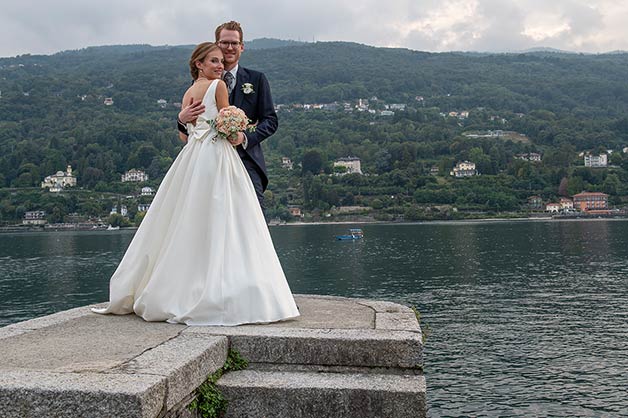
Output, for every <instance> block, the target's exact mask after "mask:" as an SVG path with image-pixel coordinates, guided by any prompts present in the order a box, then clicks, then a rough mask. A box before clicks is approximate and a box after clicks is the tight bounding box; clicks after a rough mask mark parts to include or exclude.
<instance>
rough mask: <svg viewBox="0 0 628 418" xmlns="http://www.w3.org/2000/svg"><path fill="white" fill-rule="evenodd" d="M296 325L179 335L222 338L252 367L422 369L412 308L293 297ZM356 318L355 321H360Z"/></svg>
mask: <svg viewBox="0 0 628 418" xmlns="http://www.w3.org/2000/svg"><path fill="white" fill-rule="evenodd" d="M297 303H298V305H299V309H300V310H301V314H302V317H301V318H299V319H298V320H295V321H287V322H285V323H278V324H277V323H275V324H268V325H244V326H239V327H192V328H188V329H186V330H185V331H184V332H183V334H202V335H224V336H227V337H228V338H229V345H230V348H232V349H235V350H237V351H238V352H239V353H240V354H241V355H242V356H243V357H244V358H245V359H247V360H248V361H249V362H250V363H264V364H274V365H277V364H290V365H318V366H328V367H369V368H378V367H382V368H398V369H414V368H420V367H421V366H422V362H423V344H422V334H421V329H420V327H419V324H418V322H417V319H416V317H415V315H414V313H413V312H412V310H411V309H410V308H407V307H405V306H402V305H398V304H395V303H388V302H372V301H362V300H359V299H345V298H325V297H320V296H319V297H312V296H309V297H304V296H299V297H297ZM358 319H359V321H358Z"/></svg>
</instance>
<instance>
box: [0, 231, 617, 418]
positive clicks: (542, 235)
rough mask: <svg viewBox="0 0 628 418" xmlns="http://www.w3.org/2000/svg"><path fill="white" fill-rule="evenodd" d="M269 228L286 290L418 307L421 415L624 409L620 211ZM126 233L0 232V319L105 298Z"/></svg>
mask: <svg viewBox="0 0 628 418" xmlns="http://www.w3.org/2000/svg"><path fill="white" fill-rule="evenodd" d="M349 226H350V225H346V226H343V225H304V226H281V227H273V228H271V232H272V235H273V240H274V242H275V246H276V248H277V252H278V254H279V257H280V259H281V261H282V264H283V266H284V270H285V272H286V276H287V277H288V281H289V282H290V286H291V288H292V290H293V291H294V292H295V293H317V294H329V295H339V296H355V297H367V298H373V299H385V300H392V301H397V302H402V303H405V304H408V305H413V306H416V307H417V308H418V309H419V310H420V311H421V313H422V314H423V321H424V322H425V323H426V324H428V325H429V328H430V330H431V331H430V334H429V337H428V339H427V342H426V347H425V375H426V379H427V384H428V403H429V416H432V417H445V416H491V417H507V416H521V417H529V416H563V417H574V416H579V417H580V416H586V417H596V416H613V417H615V416H628V396H627V395H628V393H627V391H628V389H627V388H628V331H627V328H628V306H627V304H628V221H614V220H595V221H530V222H528V221H513V222H505V221H504V222H472V223H464V222H460V223H456V222H451V223H425V224H403V225H401V224H399V225H383V224H373V225H363V226H362V228H363V230H364V232H365V238H364V240H362V241H357V242H341V241H335V240H334V239H333V236H334V235H336V234H340V233H343V232H344V231H346V228H347V227H349ZM132 236H133V231H118V232H104V231H103V232H60V233H23V234H2V235H0V326H1V325H7V324H9V323H13V322H17V321H21V320H25V319H29V318H32V317H36V316H41V315H46V314H50V313H53V312H56V311H60V310H64V309H69V308H72V307H75V306H80V305H86V304H91V303H95V302H101V301H105V300H107V298H108V288H107V286H108V281H109V277H110V275H111V273H112V272H113V271H114V269H115V267H116V265H117V263H118V261H119V260H120V259H121V257H122V255H123V253H124V250H125V248H126V246H127V245H128V243H129V241H130V239H131V238H132Z"/></svg>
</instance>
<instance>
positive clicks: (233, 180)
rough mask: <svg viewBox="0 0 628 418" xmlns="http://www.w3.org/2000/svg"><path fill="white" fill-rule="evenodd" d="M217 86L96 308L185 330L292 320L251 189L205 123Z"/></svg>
mask: <svg viewBox="0 0 628 418" xmlns="http://www.w3.org/2000/svg"><path fill="white" fill-rule="evenodd" d="M216 86H217V81H213V82H212V84H211V85H210V87H209V88H208V90H207V92H206V93H205V97H204V98H203V103H204V105H205V109H206V110H205V113H204V114H203V115H201V116H200V117H199V118H198V120H197V123H196V126H193V125H191V124H189V125H188V132H189V137H188V143H187V144H186V145H185V146H184V147H183V149H182V150H181V152H180V153H179V155H178V156H177V158H176V160H175V161H174V163H173V164H172V167H170V170H168V173H167V174H166V176H165V177H164V179H163V181H162V183H161V185H160V187H159V191H158V192H157V194H156V195H155V198H154V200H153V203H152V204H151V206H150V209H149V210H148V212H147V213H146V216H145V217H144V220H143V221H142V224H141V226H140V227H139V229H138V230H137V232H136V234H135V236H134V237H133V240H132V241H131V244H130V245H129V248H128V249H127V251H126V253H125V255H124V258H123V259H122V261H121V262H120V265H119V266H118V268H117V270H116V271H115V273H114V274H113V276H112V277H111V282H110V286H109V287H110V301H109V305H108V306H107V307H106V308H104V309H94V311H95V312H97V313H103V314H104V313H112V314H128V313H132V312H135V313H136V314H137V315H139V316H141V317H142V318H144V319H145V320H147V321H167V322H172V323H184V324H188V325H238V324H248V323H267V322H274V321H279V320H283V319H288V318H294V317H297V316H299V311H298V309H297V306H296V304H295V302H294V298H293V297H292V293H291V292H290V288H289V287H288V283H287V281H286V277H285V276H284V273H283V270H282V268H281V264H280V263H279V259H278V258H277V254H276V252H275V249H274V246H273V243H272V240H271V237H270V233H269V231H268V227H267V226H266V222H265V220H264V215H263V213H262V210H261V208H260V206H259V203H258V201H257V197H256V195H255V189H254V188H253V183H252V182H251V179H250V178H249V176H248V173H247V171H246V169H245V167H244V165H243V163H242V161H241V160H240V157H239V156H238V153H237V151H236V150H235V149H234V148H233V147H232V146H231V144H230V143H229V142H228V141H227V140H225V139H222V138H220V137H217V136H216V131H215V129H214V128H213V127H212V126H211V124H210V123H208V121H211V120H213V119H214V118H215V117H216V115H217V114H218V110H217V108H216V99H215V96H216V94H215V91H216Z"/></svg>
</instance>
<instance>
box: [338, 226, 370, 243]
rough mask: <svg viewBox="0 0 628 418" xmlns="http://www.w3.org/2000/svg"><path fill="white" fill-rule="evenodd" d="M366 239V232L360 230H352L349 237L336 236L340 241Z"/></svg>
mask: <svg viewBox="0 0 628 418" xmlns="http://www.w3.org/2000/svg"><path fill="white" fill-rule="evenodd" d="M362 238H364V232H362V230H361V229H360V228H351V229H349V233H348V234H347V235H336V239H337V240H338V241H353V240H358V239H362Z"/></svg>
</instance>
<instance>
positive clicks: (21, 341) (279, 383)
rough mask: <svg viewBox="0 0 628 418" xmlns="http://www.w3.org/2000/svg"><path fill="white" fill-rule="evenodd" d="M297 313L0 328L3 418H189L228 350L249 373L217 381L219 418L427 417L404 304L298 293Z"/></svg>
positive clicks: (84, 318)
mask: <svg viewBox="0 0 628 418" xmlns="http://www.w3.org/2000/svg"><path fill="white" fill-rule="evenodd" d="M296 300H297V304H298V306H299V310H300V312H301V317H300V318H298V319H296V320H291V321H285V322H281V323H274V324H267V325H244V326H238V327H188V326H185V325H172V324H166V323H155V322H152V323H149V322H145V321H143V320H142V319H140V318H138V317H136V316H134V315H125V316H114V315H106V316H103V315H97V314H94V313H92V312H91V311H90V307H89V306H87V307H81V308H76V309H72V310H69V311H65V312H59V313H56V314H53V315H49V316H46V317H42V318H37V319H33V320H30V321H25V322H21V323H18V324H13V325H9V326H7V327H4V328H0V353H2V355H0V418H5V417H6V418H14V417H15V418H18V417H19V418H31V417H32V418H35V417H37V418H42V417H55V418H65V417H86V418H92V417H93V418H100V417H102V418H111V417H116V418H126V417H129V418H131V417H132V418H157V417H159V418H162V417H164V418H166V417H167V418H175V417H176V418H192V417H196V416H197V415H196V414H195V413H193V412H191V411H190V410H189V409H188V408H187V405H188V404H189V403H190V401H191V400H192V399H193V397H194V392H195V389H196V388H197V387H198V386H199V385H200V384H201V383H203V381H205V379H206V378H207V376H208V375H210V374H212V373H213V372H215V371H216V370H218V369H219V368H221V367H222V365H223V364H224V362H225V359H226V356H227V352H228V350H229V349H234V350H236V351H238V352H239V353H240V354H241V355H242V357H244V358H245V359H247V360H248V361H249V367H248V368H247V369H246V370H242V371H236V372H231V373H227V374H225V375H224V376H223V377H222V378H221V379H220V380H219V381H218V383H217V386H218V388H219V390H220V391H221V392H222V393H223V394H224V396H225V397H226V398H227V399H228V401H229V405H228V409H227V413H226V417H227V418H228V417H249V418H257V417H259V418H262V417H273V418H283V417H285V418H300V417H316V418H320V417H347V418H349V417H361V418H365V417H385V418H396V417H424V416H425V415H426V401H425V392H426V387H425V379H424V377H423V373H422V362H423V347H422V343H421V330H420V328H419V324H418V322H417V320H416V318H415V316H414V313H413V311H412V310H411V309H409V308H408V307H405V306H402V305H399V304H395V303H390V302H380V301H371V300H363V299H348V298H339V297H326V296H310V295H300V296H296Z"/></svg>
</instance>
